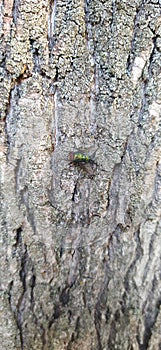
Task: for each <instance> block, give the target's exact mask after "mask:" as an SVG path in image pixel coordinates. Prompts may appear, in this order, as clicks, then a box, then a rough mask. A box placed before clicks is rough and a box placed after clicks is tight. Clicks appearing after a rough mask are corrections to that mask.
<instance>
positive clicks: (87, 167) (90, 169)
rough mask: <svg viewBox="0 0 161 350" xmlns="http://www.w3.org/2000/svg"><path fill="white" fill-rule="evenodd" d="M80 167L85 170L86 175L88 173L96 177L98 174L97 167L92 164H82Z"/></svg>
mask: <svg viewBox="0 0 161 350" xmlns="http://www.w3.org/2000/svg"><path fill="white" fill-rule="evenodd" d="M80 167H81V168H82V169H83V170H84V172H85V173H87V174H88V175H90V176H93V175H95V172H96V166H95V164H91V163H82V164H81V165H80Z"/></svg>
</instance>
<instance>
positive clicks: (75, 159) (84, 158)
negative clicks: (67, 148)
mask: <svg viewBox="0 0 161 350" xmlns="http://www.w3.org/2000/svg"><path fill="white" fill-rule="evenodd" d="M69 161H70V163H71V164H73V165H75V166H79V167H80V168H81V169H83V170H84V171H85V172H87V173H88V174H89V175H91V176H93V175H94V173H95V168H96V163H95V161H94V160H93V158H92V157H91V156H90V155H89V154H87V153H85V152H82V151H75V152H70V153H69Z"/></svg>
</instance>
